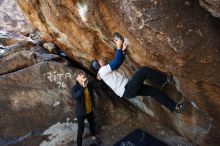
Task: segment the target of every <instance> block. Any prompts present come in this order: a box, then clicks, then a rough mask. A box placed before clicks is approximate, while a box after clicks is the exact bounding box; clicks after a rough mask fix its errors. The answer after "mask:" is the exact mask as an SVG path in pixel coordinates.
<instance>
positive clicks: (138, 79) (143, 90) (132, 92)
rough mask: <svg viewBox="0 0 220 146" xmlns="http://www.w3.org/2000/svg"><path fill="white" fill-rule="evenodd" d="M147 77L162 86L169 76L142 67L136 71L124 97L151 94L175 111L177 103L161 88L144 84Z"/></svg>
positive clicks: (126, 87)
mask: <svg viewBox="0 0 220 146" xmlns="http://www.w3.org/2000/svg"><path fill="white" fill-rule="evenodd" d="M145 79H149V80H150V81H152V82H153V83H155V84H157V85H159V86H162V85H163V84H164V83H165V82H166V80H167V76H166V75H165V74H162V73H160V72H157V71H154V70H152V69H150V68H146V67H142V68H140V69H139V70H138V71H136V73H135V74H134V76H133V77H132V78H131V80H130V81H129V82H128V83H127V85H126V86H125V92H124V95H123V97H125V98H134V97H135V96H151V97H153V98H154V99H156V100H157V101H158V102H159V103H161V104H163V105H164V106H166V107H167V108H168V109H169V110H170V111H171V112H173V111H174V109H175V107H176V103H175V102H174V101H173V100H172V99H170V98H169V97H168V96H167V95H166V94H164V93H163V92H162V91H160V90H159V89H157V88H155V87H152V86H148V85H145V84H143V82H144V80H145Z"/></svg>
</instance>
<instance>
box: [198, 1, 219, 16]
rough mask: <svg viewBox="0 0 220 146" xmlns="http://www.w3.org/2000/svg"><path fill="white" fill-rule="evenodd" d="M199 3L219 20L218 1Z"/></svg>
mask: <svg viewBox="0 0 220 146" xmlns="http://www.w3.org/2000/svg"><path fill="white" fill-rule="evenodd" d="M199 3H200V5H201V6H202V7H204V8H205V9H206V10H207V11H209V12H210V13H211V14H212V15H213V16H215V17H218V18H220V1H219V0H199Z"/></svg>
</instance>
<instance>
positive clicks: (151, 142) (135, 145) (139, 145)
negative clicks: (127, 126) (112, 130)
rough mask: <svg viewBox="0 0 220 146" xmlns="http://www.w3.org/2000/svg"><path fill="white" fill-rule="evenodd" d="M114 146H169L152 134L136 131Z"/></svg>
mask: <svg viewBox="0 0 220 146" xmlns="http://www.w3.org/2000/svg"><path fill="white" fill-rule="evenodd" d="M113 146H167V145H166V144H165V143H163V142H161V141H160V140H158V139H156V138H154V137H153V136H151V135H150V134H148V133H146V132H144V131H142V130H140V129H136V130H134V131H132V132H131V133H130V134H128V135H127V136H125V137H124V138H123V139H121V140H120V141H118V142H117V143H116V144H114V145H113Z"/></svg>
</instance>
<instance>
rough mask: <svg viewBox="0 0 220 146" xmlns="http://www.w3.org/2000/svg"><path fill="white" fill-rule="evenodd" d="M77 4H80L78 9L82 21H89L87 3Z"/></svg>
mask: <svg viewBox="0 0 220 146" xmlns="http://www.w3.org/2000/svg"><path fill="white" fill-rule="evenodd" d="M77 6H78V10H79V15H80V17H81V18H82V21H83V22H86V21H87V18H86V13H87V11H88V7H87V5H86V4H82V3H77Z"/></svg>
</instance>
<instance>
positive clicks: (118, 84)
mask: <svg viewBox="0 0 220 146" xmlns="http://www.w3.org/2000/svg"><path fill="white" fill-rule="evenodd" d="M98 74H99V76H100V77H101V79H102V80H103V81H104V82H105V83H106V84H107V85H108V86H109V87H110V88H111V89H112V90H113V91H114V92H115V93H116V94H117V95H118V96H119V97H122V96H123V94H124V92H125V85H126V84H127V83H128V79H127V78H126V77H125V76H123V75H122V74H120V73H119V72H118V71H116V70H113V71H112V69H111V67H110V65H109V64H107V65H105V66H103V67H101V68H100V69H99V72H98Z"/></svg>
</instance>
